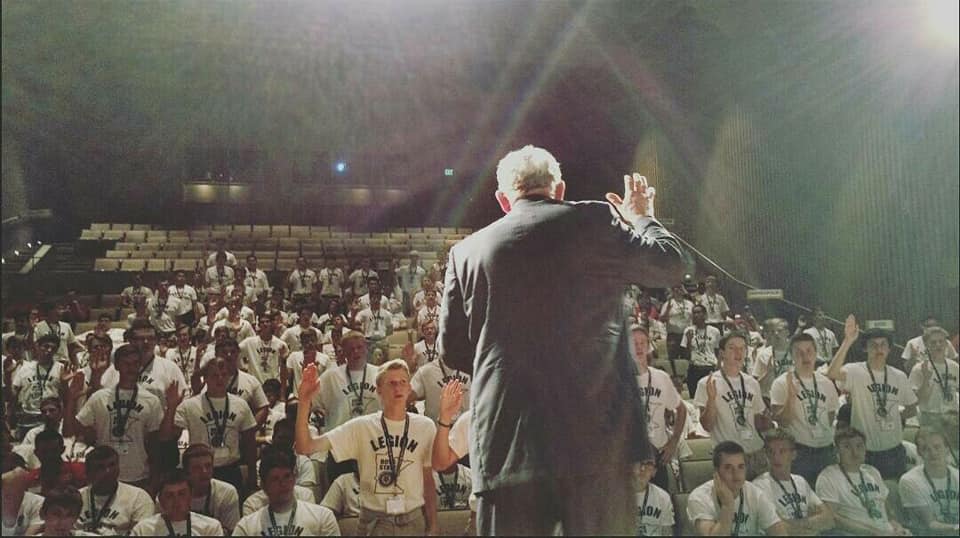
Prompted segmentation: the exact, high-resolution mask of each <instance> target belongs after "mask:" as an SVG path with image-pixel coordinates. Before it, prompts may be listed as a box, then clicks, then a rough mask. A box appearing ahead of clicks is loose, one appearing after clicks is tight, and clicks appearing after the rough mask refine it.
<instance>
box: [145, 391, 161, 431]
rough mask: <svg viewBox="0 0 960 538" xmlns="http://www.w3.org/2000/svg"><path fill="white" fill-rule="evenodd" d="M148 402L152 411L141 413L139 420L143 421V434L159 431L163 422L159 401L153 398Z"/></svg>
mask: <svg viewBox="0 0 960 538" xmlns="http://www.w3.org/2000/svg"><path fill="white" fill-rule="evenodd" d="M150 402H151V408H152V411H151V412H150V413H146V414H143V413H141V415H140V417H141V420H143V431H145V432H155V431H157V430H159V429H160V423H161V422H163V406H162V405H161V404H160V400H159V399H157V398H153V399H151V400H150Z"/></svg>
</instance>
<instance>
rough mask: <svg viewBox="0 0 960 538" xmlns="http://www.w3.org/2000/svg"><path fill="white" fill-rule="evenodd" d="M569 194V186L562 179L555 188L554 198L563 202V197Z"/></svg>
mask: <svg viewBox="0 0 960 538" xmlns="http://www.w3.org/2000/svg"><path fill="white" fill-rule="evenodd" d="M566 192H567V184H566V183H564V181H563V180H562V179H561V180H560V181H558V182H557V183H556V184H555V185H554V188H553V198H554V199H555V200H561V201H562V200H563V195H564V194H565V193H566Z"/></svg>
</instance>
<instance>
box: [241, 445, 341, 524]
mask: <svg viewBox="0 0 960 538" xmlns="http://www.w3.org/2000/svg"><path fill="white" fill-rule="evenodd" d="M295 461H296V459H295V458H294V454H293V452H292V451H290V450H287V449H283V448H280V447H275V446H273V445H271V446H267V447H264V449H263V455H262V457H261V458H260V471H259V474H260V482H261V483H262V484H263V492H264V493H265V494H266V496H267V500H268V503H267V505H266V506H264V507H263V508H260V509H259V510H257V511H255V512H253V513H252V514H248V515H246V516H243V517H242V518H241V519H240V522H239V523H237V526H236V528H235V529H234V531H233V536H339V535H340V527H339V526H338V525H337V518H336V517H334V515H333V512H331V511H330V510H329V509H327V508H324V507H322V506H320V505H317V504H313V503H311V502H307V501H303V500H299V499H297V498H296V497H295V496H294V474H293V468H294V466H295ZM311 495H312V493H311Z"/></svg>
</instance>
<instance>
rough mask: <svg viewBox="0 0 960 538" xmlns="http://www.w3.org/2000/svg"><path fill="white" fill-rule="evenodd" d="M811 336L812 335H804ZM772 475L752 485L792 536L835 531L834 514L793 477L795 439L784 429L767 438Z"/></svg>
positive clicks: (775, 431)
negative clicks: (774, 510) (760, 491)
mask: <svg viewBox="0 0 960 538" xmlns="http://www.w3.org/2000/svg"><path fill="white" fill-rule="evenodd" d="M804 336H808V337H809V335H804ZM764 441H765V443H766V450H767V458H768V459H769V460H770V472H768V473H764V474H762V475H760V476H758V477H757V478H756V479H755V480H754V481H753V485H755V486H757V487H759V488H760V489H761V490H763V492H764V494H765V495H766V497H767V498H768V499H776V501H775V502H774V504H773V506H774V508H776V509H777V515H778V516H780V519H782V520H783V523H784V525H785V526H786V529H787V534H789V535H790V536H817V535H819V534H820V533H821V532H823V531H825V530H827V529H830V528H833V512H831V511H830V507H828V506H827V505H825V504H824V503H823V502H822V501H821V500H820V498H819V497H817V494H816V493H815V492H814V491H813V487H812V486H811V485H810V484H809V483H808V482H807V480H806V479H805V478H804V477H802V476H800V475H798V474H791V470H792V467H793V462H794V461H795V460H796V458H797V450H796V444H795V442H794V440H793V436H791V435H790V434H789V433H787V432H786V431H784V430H779V429H778V430H771V431H769V432H767V434H766V435H765V436H764Z"/></svg>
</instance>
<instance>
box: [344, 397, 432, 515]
mask: <svg viewBox="0 0 960 538" xmlns="http://www.w3.org/2000/svg"><path fill="white" fill-rule="evenodd" d="M382 416H383V413H371V414H369V415H364V416H362V417H359V418H355V419H353V420H351V421H349V422H347V423H346V424H343V425H341V426H339V427H337V428H334V429H333V430H332V431H330V432H328V433H327V439H329V440H330V445H331V447H332V448H331V453H332V454H333V457H334V459H336V460H337V461H346V460H350V459H355V460H357V464H358V468H359V470H360V504H361V506H363V507H364V508H367V509H369V510H374V511H377V512H384V513H387V501H388V500H390V499H391V498H393V497H394V496H398V495H399V496H401V497H402V498H403V510H402V513H408V512H410V511H411V510H414V509H417V508H420V507H421V506H423V504H424V500H423V473H429V472H431V471H430V466H431V463H430V459H431V456H432V453H433V437H434V435H436V432H437V428H436V426H434V424H433V421H432V420H430V419H428V418H426V417H424V416H421V415H414V414H410V413H407V418H409V420H410V423H409V431H408V432H407V436H406V438H405V439H404V438H403V437H401V436H402V434H403V430H404V424H405V421H403V420H389V419H385V421H386V424H387V430H389V433H388V435H389V436H391V441H390V442H391V443H393V445H392V446H393V448H392V453H393V457H394V458H395V461H396V465H397V466H398V467H399V476H398V477H397V480H396V481H395V482H394V483H393V484H389V483H387V485H384V482H383V480H384V479H385V478H386V479H389V475H390V469H391V467H390V458H389V456H388V445H387V440H386V437H385V435H384V431H383V427H382V426H381V422H380V418H381V417H382ZM402 447H406V448H405V450H404V451H403V458H400V450H401V448H402Z"/></svg>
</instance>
